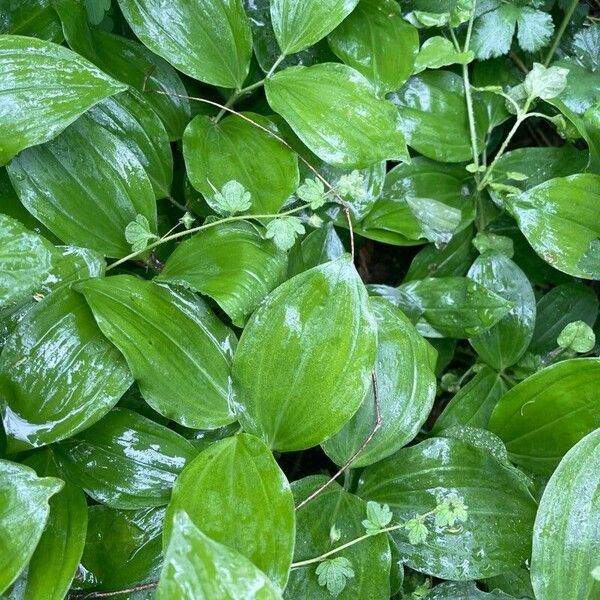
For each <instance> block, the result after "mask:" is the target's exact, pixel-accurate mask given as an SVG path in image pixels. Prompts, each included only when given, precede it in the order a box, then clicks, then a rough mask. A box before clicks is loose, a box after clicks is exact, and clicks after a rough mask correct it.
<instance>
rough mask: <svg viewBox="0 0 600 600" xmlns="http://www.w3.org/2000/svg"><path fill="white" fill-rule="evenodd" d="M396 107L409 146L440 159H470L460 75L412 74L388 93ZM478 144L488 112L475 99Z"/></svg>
mask: <svg viewBox="0 0 600 600" xmlns="http://www.w3.org/2000/svg"><path fill="white" fill-rule="evenodd" d="M391 100H392V101H393V102H394V104H396V105H397V106H398V107H399V113H400V123H401V125H400V128H401V130H402V131H403V132H404V134H405V136H406V141H407V143H408V145H409V146H410V147H411V148H414V149H415V150H416V151H417V152H420V153H421V154H423V156H426V157H427V158H431V159H433V160H438V161H440V162H462V161H466V160H472V158H473V157H472V154H471V152H472V150H471V136H470V134H469V119H468V116H467V105H466V102H465V96H464V87H463V82H462V79H461V78H460V77H459V76H458V75H456V74H455V73H451V72H450V71H427V72H425V73H421V74H419V75H415V76H414V77H412V78H411V79H409V80H408V83H407V84H406V85H405V86H404V87H403V88H402V89H401V90H400V91H399V92H396V93H395V94H393V95H392V96H391ZM475 119H476V123H477V144H478V148H479V149H482V148H483V140H484V136H485V132H486V130H487V115H486V112H485V108H484V106H483V104H482V103H477V102H475Z"/></svg>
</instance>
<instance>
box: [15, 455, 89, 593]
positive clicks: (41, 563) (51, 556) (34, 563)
mask: <svg viewBox="0 0 600 600" xmlns="http://www.w3.org/2000/svg"><path fill="white" fill-rule="evenodd" d="M26 464H27V466H29V467H31V468H33V469H34V470H35V471H36V472H37V474H38V475H39V476H43V477H47V476H50V477H62V476H63V475H62V473H61V470H60V468H59V466H58V464H57V462H56V459H55V456H54V454H53V451H52V450H50V449H44V450H40V451H38V452H36V453H35V454H32V455H31V456H30V457H29V458H28V459H27V460H26ZM49 504H50V515H49V517H48V521H47V524H46V528H45V529H44V533H42V537H41V538H40V541H39V543H38V545H37V547H36V549H35V552H34V553H33V556H32V557H31V560H30V562H29V567H28V569H27V577H26V584H25V592H24V595H23V598H24V600H63V599H64V598H65V596H66V595H67V592H68V591H69V587H70V585H71V582H72V581H73V578H74V576H75V573H76V570H77V567H78V566H79V560H80V559H81V555H82V553H83V547H84V545H85V537H86V531H87V521H88V508H87V504H86V501H85V495H84V493H83V492H82V491H81V490H80V489H79V488H78V487H77V486H76V485H73V484H72V483H70V482H68V481H66V482H65V485H64V487H63V489H62V490H61V491H60V492H58V494H55V495H54V496H52V498H50V502H49Z"/></svg>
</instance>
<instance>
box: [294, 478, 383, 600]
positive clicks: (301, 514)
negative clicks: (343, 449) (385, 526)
mask: <svg viewBox="0 0 600 600" xmlns="http://www.w3.org/2000/svg"><path fill="white" fill-rule="evenodd" d="M325 481H327V478H326V477H323V476H319V475H314V476H311V477H305V478H304V479H301V480H299V481H295V482H294V483H293V484H292V490H293V492H294V497H295V498H296V500H297V501H298V502H300V501H301V500H303V499H305V498H306V497H307V496H308V495H309V494H310V493H312V492H313V491H314V490H315V489H316V488H318V487H319V486H320V485H322V484H323V483H324V482H325ZM366 518H367V504H366V502H364V501H363V500H361V499H360V498H358V497H357V496H355V495H354V494H350V493H349V492H347V491H346V490H344V489H343V488H342V487H341V486H340V485H338V484H337V483H336V482H333V483H332V484H331V485H329V486H327V487H326V488H325V489H324V490H323V491H322V492H321V493H320V494H319V495H318V496H317V497H316V498H314V499H313V500H311V501H310V502H309V503H308V504H306V505H304V506H303V507H302V508H300V509H299V510H298V516H297V519H298V522H297V526H296V529H297V533H296V550H295V552H294V562H300V561H303V560H307V559H311V558H314V557H315V556H320V555H321V554H323V553H325V552H328V551H329V550H331V549H332V548H335V547H339V546H341V545H342V544H344V543H346V542H349V541H351V540H353V539H356V538H359V537H360V536H362V535H364V533H365V528H364V526H363V524H362V522H363V520H365V519H366ZM332 532H337V535H336V537H337V536H338V535H339V539H338V540H337V541H335V542H333V541H332V538H331V535H332ZM335 556H336V557H342V558H345V559H346V560H349V561H350V564H351V567H352V570H353V571H354V577H351V578H350V579H348V580H347V581H346V586H345V587H344V589H343V591H342V592H341V593H340V594H339V595H338V596H337V598H338V599H339V600H352V599H353V598H354V599H358V598H361V600H362V598H365V600H366V599H367V598H373V599H375V598H377V599H379V598H381V599H383V598H386V599H387V598H389V597H390V562H391V557H392V556H391V552H390V543H389V542H388V538H387V536H386V535H376V536H373V537H370V538H368V539H366V540H363V541H362V542H360V543H358V544H355V545H353V546H351V547H349V548H347V549H346V550H342V551H341V552H339V553H337V554H335ZM316 566H317V565H314V564H313V565H307V566H302V567H299V568H297V569H293V570H292V572H291V574H290V581H289V583H288V586H287V588H286V590H285V594H284V598H285V599H286V600H306V599H308V598H310V600H330V599H331V598H332V594H331V593H330V592H329V591H328V590H327V588H326V587H323V586H322V585H319V582H318V578H317V575H316V573H315V570H316Z"/></svg>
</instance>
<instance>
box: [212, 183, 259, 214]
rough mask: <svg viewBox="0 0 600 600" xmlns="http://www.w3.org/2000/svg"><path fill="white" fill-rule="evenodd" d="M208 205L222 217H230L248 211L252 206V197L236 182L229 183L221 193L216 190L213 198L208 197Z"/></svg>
mask: <svg viewBox="0 0 600 600" xmlns="http://www.w3.org/2000/svg"><path fill="white" fill-rule="evenodd" d="M206 202H207V203H208V205H209V206H210V207H211V208H212V209H213V210H214V211H215V212H216V213H217V214H220V215H225V216H230V215H234V214H236V213H241V212H245V211H247V210H248V209H249V208H250V206H251V205H252V195H251V194H250V192H248V191H246V189H245V188H244V186H243V185H242V184H241V183H240V182H239V181H235V180H231V181H228V182H227V183H225V184H224V185H223V187H222V188H221V191H216V188H215V189H214V194H213V196H212V197H211V196H207V197H206Z"/></svg>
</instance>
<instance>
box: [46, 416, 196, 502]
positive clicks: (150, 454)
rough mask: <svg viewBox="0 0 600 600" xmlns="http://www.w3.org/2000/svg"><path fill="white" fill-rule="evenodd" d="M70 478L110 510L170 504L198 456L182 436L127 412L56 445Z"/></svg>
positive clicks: (109, 417) (109, 418) (111, 417)
mask: <svg viewBox="0 0 600 600" xmlns="http://www.w3.org/2000/svg"><path fill="white" fill-rule="evenodd" d="M56 452H57V454H58V456H59V459H60V463H61V466H62V468H63V469H64V471H65V474H66V475H67V477H68V478H69V479H70V480H71V481H72V482H73V483H76V484H77V485H79V486H81V487H82V488H83V489H84V490H85V491H86V492H87V494H88V495H89V496H91V497H92V498H93V499H94V500H96V501H98V502H102V503H103V504H106V505H108V506H111V507H112V508H126V509H135V508H146V507H148V506H162V505H164V504H167V503H168V502H169V498H170V497H171V488H172V487H173V484H174V483H175V479H176V477H177V475H178V474H179V473H180V472H181V471H182V470H183V468H184V466H185V465H186V463H187V462H189V461H190V460H191V459H192V458H193V457H194V456H195V455H196V452H195V450H194V447H193V446H192V444H190V442H188V441H187V440H186V439H185V438H183V437H182V436H180V435H179V434H177V433H175V432H174V431H171V430H170V429H167V428H166V427H163V426H162V425H159V424H158V423H154V421H151V420H150V419H146V418H145V417H142V416H141V415H138V414H137V413H135V412H133V411H130V410H127V409H125V408H115V409H114V410H112V411H111V412H109V413H108V415H106V416H105V417H104V418H103V419H102V420H100V421H99V422H98V423H96V424H95V425H93V426H92V427H90V428H89V429H87V430H86V431H84V432H82V433H80V434H78V435H77V436H75V437H73V438H71V439H69V440H65V441H63V442H61V443H60V444H58V445H57V446H56Z"/></svg>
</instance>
